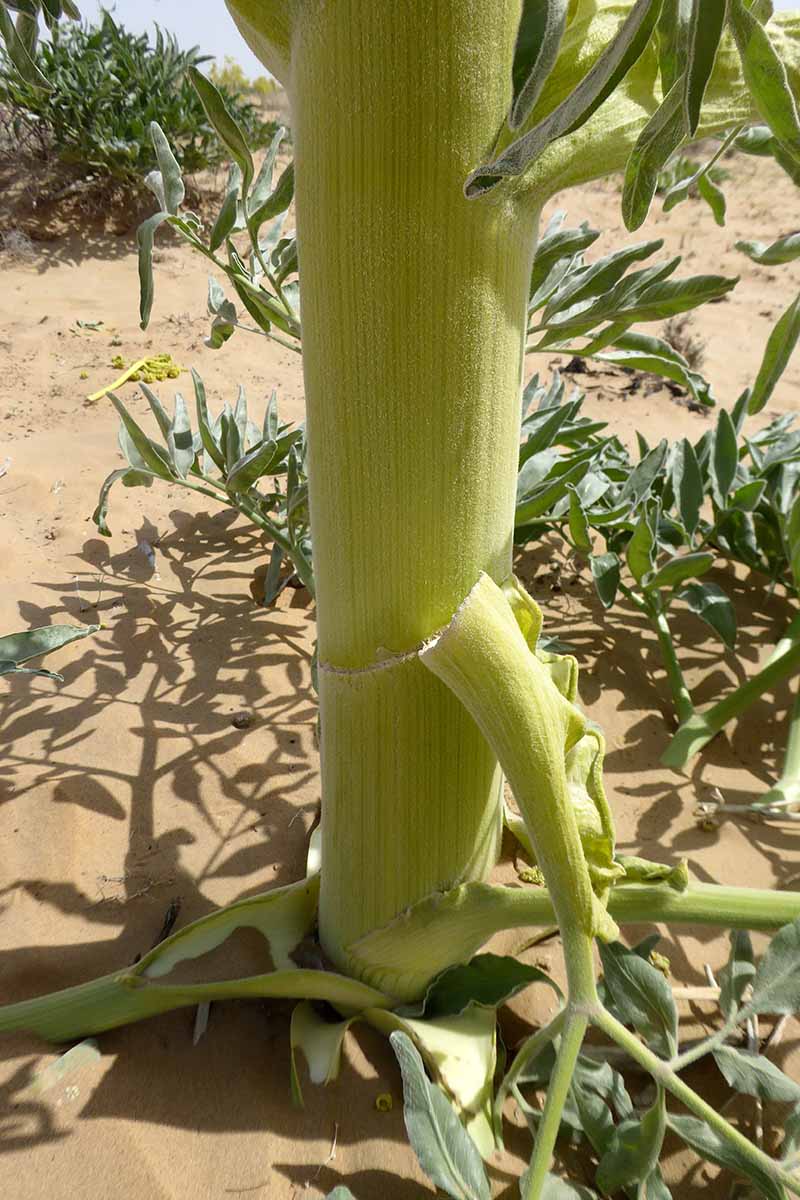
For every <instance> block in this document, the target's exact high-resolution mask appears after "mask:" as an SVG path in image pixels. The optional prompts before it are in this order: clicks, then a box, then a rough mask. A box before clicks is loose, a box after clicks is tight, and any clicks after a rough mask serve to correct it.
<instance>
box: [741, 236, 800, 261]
mask: <svg viewBox="0 0 800 1200" xmlns="http://www.w3.org/2000/svg"><path fill="white" fill-rule="evenodd" d="M736 249H737V250H741V251H742V253H743V254H746V255H747V257H748V258H751V259H752V260H753V262H756V263H761V264H762V266H765V267H772V266H777V264H778V263H787V262H794V260H795V259H796V258H800V233H789V234H787V235H786V237H782V238H778V239H777V240H776V241H774V242H770V243H767V242H737V243H736Z"/></svg>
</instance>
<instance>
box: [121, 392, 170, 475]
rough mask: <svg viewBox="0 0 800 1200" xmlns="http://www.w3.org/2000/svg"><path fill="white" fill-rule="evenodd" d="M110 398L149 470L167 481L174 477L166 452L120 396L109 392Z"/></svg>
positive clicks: (133, 464) (126, 431)
mask: <svg viewBox="0 0 800 1200" xmlns="http://www.w3.org/2000/svg"><path fill="white" fill-rule="evenodd" d="M109 399H110V401H111V403H112V404H113V405H114V408H115V409H116V410H117V412H118V413H119V415H120V418H121V420H122V425H123V428H124V430H125V433H126V434H127V435H128V437H129V438H130V440H131V443H132V444H133V447H134V449H135V451H136V453H137V454H138V456H139V458H140V459H141V461H142V463H143V464H144V466H145V467H146V468H147V469H148V471H152V473H153V474H154V475H157V476H158V478H159V479H165V480H167V481H170V480H172V479H174V475H173V472H172V468H171V466H170V463H169V460H168V458H167V455H166V453H165V452H164V451H163V450H162V449H161V448H160V447H159V446H157V445H156V443H155V442H153V441H151V440H150V438H149V437H148V436H147V434H146V433H145V432H144V431H143V430H142V429H140V428H139V426H138V425H137V424H136V422H135V421H134V419H133V417H132V416H131V415H130V413H129V412H128V410H127V408H126V407H125V405H124V404H123V403H122V401H121V400H120V398H119V397H118V396H115V395H114V393H113V392H109ZM131 465H132V466H135V465H136V464H135V463H132V464H131Z"/></svg>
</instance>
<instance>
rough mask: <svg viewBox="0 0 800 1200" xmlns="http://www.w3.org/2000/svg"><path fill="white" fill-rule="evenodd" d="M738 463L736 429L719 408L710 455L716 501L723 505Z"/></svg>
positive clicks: (729, 418)
mask: <svg viewBox="0 0 800 1200" xmlns="http://www.w3.org/2000/svg"><path fill="white" fill-rule="evenodd" d="M738 465H739V449H738V446H737V442H736V430H735V428H734V425H733V421H732V419H731V415H730V413H729V412H728V410H727V409H725V408H723V409H721V410H720V414H719V416H718V417H717V428H716V429H715V431H714V450H713V454H712V456H711V466H712V472H713V479H714V483H715V491H716V500H717V503H718V504H719V505H720V506H722V505H724V503H725V501H726V499H727V497H728V493H729V492H730V490H731V487H732V486H733V481H734V479H735V478H736V468H737V467H738Z"/></svg>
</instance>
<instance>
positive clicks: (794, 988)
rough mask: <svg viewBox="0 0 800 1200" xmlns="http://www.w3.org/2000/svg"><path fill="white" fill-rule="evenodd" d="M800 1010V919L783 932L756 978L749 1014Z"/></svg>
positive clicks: (749, 1001)
mask: <svg viewBox="0 0 800 1200" xmlns="http://www.w3.org/2000/svg"><path fill="white" fill-rule="evenodd" d="M799 1010H800V920H798V921H793V922H792V923H791V925H784V927H783V928H782V929H779V930H778V932H777V933H776V934H775V936H774V938H773V939H772V941H771V942H770V944H769V946H768V947H767V950H766V953H765V954H764V955H763V957H762V959H761V962H760V963H759V964H758V970H757V971H756V973H755V976H754V977H753V994H752V996H751V997H750V999H749V1000H748V1002H747V1004H746V1006H745V1010H744V1011H745V1013H746V1014H750V1013H766V1012H768V1013H795V1012H798V1011H799Z"/></svg>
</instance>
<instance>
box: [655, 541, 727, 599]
mask: <svg viewBox="0 0 800 1200" xmlns="http://www.w3.org/2000/svg"><path fill="white" fill-rule="evenodd" d="M713 565H714V555H713V554H711V553H710V552H709V551H705V550H698V551H696V552H695V553H692V554H678V555H676V556H675V558H671V559H670V560H669V561H668V562H665V563H664V565H663V566H662V567H659V568H658V570H657V571H654V572H653V574H652V575H651V576H650V577H649V578H647V579H645V580H644V586H645V591H648V592H649V591H655V590H656V589H657V588H666V587H677V586H678V584H680V583H685V582H686V580H687V579H694V578H696V577H697V576H698V575H703V574H704V573H705V572H706V571H709V570H710V569H711V567H713Z"/></svg>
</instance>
